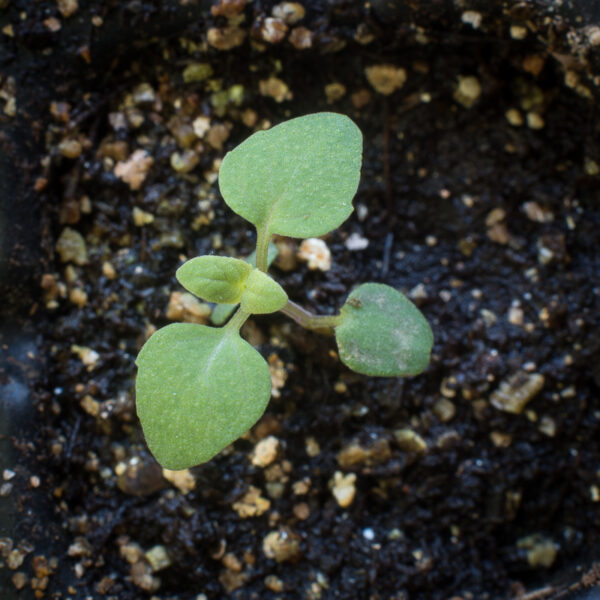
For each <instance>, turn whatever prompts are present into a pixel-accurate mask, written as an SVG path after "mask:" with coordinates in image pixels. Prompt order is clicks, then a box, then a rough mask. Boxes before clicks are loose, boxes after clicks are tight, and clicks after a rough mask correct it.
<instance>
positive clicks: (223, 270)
mask: <svg viewBox="0 0 600 600" xmlns="http://www.w3.org/2000/svg"><path fill="white" fill-rule="evenodd" d="M251 272H252V267H251V266H250V265H249V264H248V263H246V262H245V261H243V260H240V259H239V258H228V257H226V256H197V257H196V258H192V259H191V260H188V261H187V262H185V263H183V265H181V267H179V269H177V272H176V273H175V276H176V277H177V279H178V281H179V283H181V285H182V286H183V287H184V288H185V289H186V290H188V291H190V292H192V294H195V295H196V296H198V297H200V298H203V299H204V300H207V301H208V302H224V303H226V304H236V303H238V302H239V301H240V300H241V298H242V293H243V291H244V290H245V288H246V280H247V279H248V276H249V275H250V273H251Z"/></svg>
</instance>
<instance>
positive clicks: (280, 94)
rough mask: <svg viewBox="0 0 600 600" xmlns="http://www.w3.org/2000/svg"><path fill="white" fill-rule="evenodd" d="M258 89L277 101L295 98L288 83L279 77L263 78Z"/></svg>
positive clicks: (262, 93) (263, 94)
mask: <svg viewBox="0 0 600 600" xmlns="http://www.w3.org/2000/svg"><path fill="white" fill-rule="evenodd" d="M258 89H259V91H260V94H261V95H262V96H269V97H271V98H273V100H275V102H283V101H284V100H291V99H292V98H293V94H292V92H291V91H290V89H289V88H288V86H287V84H286V83H285V82H284V81H282V80H281V79H279V78H278V77H274V76H271V77H269V78H268V79H261V80H260V81H259V82H258Z"/></svg>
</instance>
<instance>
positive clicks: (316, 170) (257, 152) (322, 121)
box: [219, 112, 362, 238]
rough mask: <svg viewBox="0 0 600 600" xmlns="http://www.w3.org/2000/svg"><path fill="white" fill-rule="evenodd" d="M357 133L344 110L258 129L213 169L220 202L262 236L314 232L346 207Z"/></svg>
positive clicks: (358, 150)
mask: <svg viewBox="0 0 600 600" xmlns="http://www.w3.org/2000/svg"><path fill="white" fill-rule="evenodd" d="M361 160H362V135H361V133H360V130H359V129H358V127H357V126H356V125H355V124H354V123H353V122H352V121H351V120H350V119H349V118H348V117H346V116H344V115H339V114H335V113H326V112H325V113H316V114H312V115H307V116H304V117H298V118H296V119H291V120H289V121H285V122H284V123H281V124H280V125H277V126H275V127H273V128H272V129H269V130H268V131H259V132H257V133H255V134H253V135H251V136H250V137H249V138H248V139H247V140H246V141H245V142H243V143H242V144H240V145H239V146H238V147H237V148H235V149H234V150H232V151H231V152H229V153H228V154H227V155H226V156H225V158H224V159H223V163H222V164H221V169H220V171H219V187H220V189H221V193H222V194H223V198H224V199H225V202H227V204H228V205H229V206H230V207H231V209H232V210H234V211H235V212H236V213H237V214H239V215H241V216H242V217H244V218H245V219H247V220H248V221H250V222H251V223H253V224H254V225H256V228H257V229H258V230H260V231H262V232H263V233H264V234H266V236H267V238H268V236H269V235H270V234H273V233H278V234H280V235H287V236H291V237H300V238H307V237H317V236H320V235H323V234H325V233H327V232H329V231H331V230H332V229H335V228H336V227H339V225H341V224H342V223H343V222H344V221H345V220H346V219H347V218H348V216H349V215H350V213H351V212H352V198H353V197H354V194H355V193H356V189H357V187H358V181H359V179H360V164H361Z"/></svg>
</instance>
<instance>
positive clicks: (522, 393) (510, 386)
mask: <svg viewBox="0 0 600 600" xmlns="http://www.w3.org/2000/svg"><path fill="white" fill-rule="evenodd" d="M543 387H544V376H543V375H540V374H539V373H531V374H528V373H526V372H524V371H519V372H517V373H515V374H514V375H511V376H510V377H508V378H507V379H504V380H503V381H502V382H501V383H500V386H499V387H498V389H497V390H496V391H494V392H493V393H492V394H491V396H490V403H491V404H492V406H494V407H495V408H497V409H498V410H502V411H504V412H509V413H513V414H516V415H518V414H521V413H522V412H523V410H524V408H525V406H526V405H527V404H528V403H529V402H530V401H531V400H532V399H533V398H534V397H535V396H536V394H538V393H539V392H540V391H541V390H542V388H543Z"/></svg>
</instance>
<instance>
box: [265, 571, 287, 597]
mask: <svg viewBox="0 0 600 600" xmlns="http://www.w3.org/2000/svg"><path fill="white" fill-rule="evenodd" d="M265 587H266V588H267V589H269V590H271V591H272V592H275V593H276V594H280V593H281V592H283V590H284V585H283V581H282V580H281V579H280V578H279V577H277V575H267V576H266V577H265Z"/></svg>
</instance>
